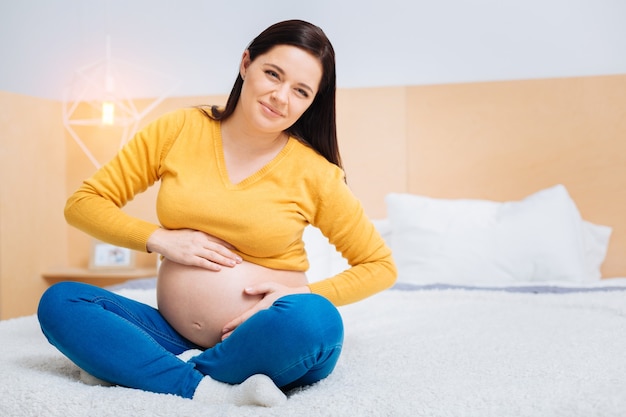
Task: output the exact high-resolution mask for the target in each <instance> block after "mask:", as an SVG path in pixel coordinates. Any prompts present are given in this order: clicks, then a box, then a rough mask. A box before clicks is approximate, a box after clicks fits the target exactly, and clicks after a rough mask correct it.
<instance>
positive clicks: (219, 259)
mask: <svg viewBox="0 0 626 417" xmlns="http://www.w3.org/2000/svg"><path fill="white" fill-rule="evenodd" d="M204 249H205V251H204V253H203V254H202V255H204V258H205V259H208V260H209V261H211V262H215V263H217V264H220V265H224V266H235V265H237V264H239V263H241V262H242V261H243V260H242V259H241V256H239V255H237V254H236V253H234V252H231V251H230V250H228V249H226V248H225V247H224V246H221V245H220V244H216V243H213V242H208V243H207V245H206V246H204Z"/></svg>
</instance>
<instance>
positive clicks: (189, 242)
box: [146, 228, 242, 271]
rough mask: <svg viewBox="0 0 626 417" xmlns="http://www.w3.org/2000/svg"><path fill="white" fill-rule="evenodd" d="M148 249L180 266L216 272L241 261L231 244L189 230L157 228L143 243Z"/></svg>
mask: <svg viewBox="0 0 626 417" xmlns="http://www.w3.org/2000/svg"><path fill="white" fill-rule="evenodd" d="M146 249H148V251H149V252H156V253H159V254H161V255H163V256H164V257H165V258H167V259H169V260H171V261H174V262H177V263H179V264H183V265H191V266H198V267H201V268H206V269H209V270H211V271H219V270H220V269H221V267H222V266H228V267H233V266H235V265H237V264H239V263H241V262H242V259H241V257H240V256H239V255H237V254H235V253H233V252H232V251H231V250H232V249H234V247H233V246H232V245H231V244H229V243H227V242H225V241H223V240H221V239H219V238H217V237H215V236H211V235H209V234H207V233H204V232H200V231H198V230H192V229H179V230H168V229H162V228H161V229H157V230H156V231H154V233H152V235H150V237H149V238H148V242H147V243H146Z"/></svg>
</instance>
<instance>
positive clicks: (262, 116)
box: [237, 45, 323, 133]
mask: <svg viewBox="0 0 626 417" xmlns="http://www.w3.org/2000/svg"><path fill="white" fill-rule="evenodd" d="M322 71H323V70H322V64H321V63H320V61H319V60H318V59H317V58H316V57H314V56H313V55H311V54H310V53H309V52H307V51H305V50H303V49H300V48H298V47H295V46H290V45H278V46H275V47H273V48H272V49H270V50H269V51H268V52H266V53H264V54H262V55H259V56H257V57H256V59H255V60H254V61H251V60H250V55H249V53H248V51H246V52H245V53H244V55H243V59H242V61H241V68H240V73H241V77H242V78H243V79H244V82H243V87H242V90H241V96H240V98H239V103H238V105H237V107H238V110H240V111H241V112H242V114H243V115H245V117H246V120H247V122H248V123H249V124H250V125H251V127H254V128H255V129H258V130H259V131H261V132H263V133H270V132H282V131H284V130H285V129H287V128H288V127H290V126H291V125H293V124H294V123H295V122H296V121H297V120H298V119H299V118H300V116H302V114H303V113H304V112H305V111H306V110H307V109H308V108H309V106H310V105H311V103H313V99H314V98H315V95H316V94H317V91H318V88H319V85H320V81H321V79H322Z"/></svg>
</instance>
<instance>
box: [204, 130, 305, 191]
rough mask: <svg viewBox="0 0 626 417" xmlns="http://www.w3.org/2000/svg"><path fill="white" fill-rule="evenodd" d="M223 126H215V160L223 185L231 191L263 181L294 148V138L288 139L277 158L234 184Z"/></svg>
mask: <svg viewBox="0 0 626 417" xmlns="http://www.w3.org/2000/svg"><path fill="white" fill-rule="evenodd" d="M221 126H222V124H221V122H220V123H216V124H215V132H214V133H215V134H214V137H215V140H214V141H213V146H214V149H215V159H216V161H217V167H218V170H219V174H220V177H221V178H222V183H223V184H224V186H225V187H226V188H229V189H238V188H245V187H247V186H248V185H250V184H253V183H255V182H256V181H258V180H260V179H262V178H263V177H264V176H265V174H267V173H268V172H269V171H271V170H272V168H274V167H275V166H276V165H278V163H280V161H281V160H282V159H283V158H284V157H285V156H286V155H287V154H288V153H289V152H290V150H291V149H292V148H293V146H294V141H295V140H294V138H292V137H291V136H289V137H288V138H287V143H285V146H283V147H282V149H281V150H280V151H279V152H278V153H277V154H276V156H274V157H273V158H272V159H271V160H270V161H269V162H268V163H267V164H265V165H263V166H262V167H261V168H260V169H259V170H258V171H256V172H254V173H252V174H251V175H249V176H247V177H246V178H244V179H243V180H241V181H239V182H238V183H233V182H232V181H231V180H230V176H229V175H228V168H227V166H226V156H225V155H224V143H223V138H222V128H221Z"/></svg>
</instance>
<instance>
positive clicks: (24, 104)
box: [0, 92, 67, 319]
mask: <svg viewBox="0 0 626 417" xmlns="http://www.w3.org/2000/svg"><path fill="white" fill-rule="evenodd" d="M65 177H66V171H65V141H64V137H63V127H62V121H61V106H60V104H59V103H58V102H55V101H50V100H44V99H39V98H34V97H28V96H23V95H18V94H12V93H6V92H0V318H2V319H4V318H8V317H15V316H20V315H27V314H32V313H34V312H35V310H36V307H37V303H38V301H39V297H40V296H41V294H42V293H43V291H44V290H45V289H46V288H47V283H46V282H45V281H44V280H43V278H42V277H41V273H42V271H43V270H45V269H46V268H47V267H48V266H49V265H51V264H55V263H62V264H65V263H66V262H67V257H66V255H67V240H66V233H65V222H64V219H63V210H62V209H63V205H64V203H65Z"/></svg>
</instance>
